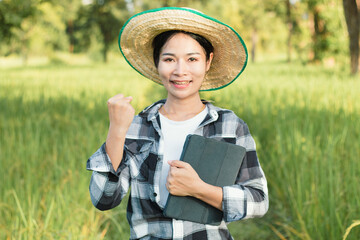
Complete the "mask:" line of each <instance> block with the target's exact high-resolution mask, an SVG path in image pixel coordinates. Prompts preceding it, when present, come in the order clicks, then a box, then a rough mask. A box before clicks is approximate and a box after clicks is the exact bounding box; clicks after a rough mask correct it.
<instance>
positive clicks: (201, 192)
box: [194, 182, 223, 211]
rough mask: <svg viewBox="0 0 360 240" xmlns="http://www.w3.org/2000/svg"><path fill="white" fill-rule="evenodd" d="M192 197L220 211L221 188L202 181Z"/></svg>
mask: <svg viewBox="0 0 360 240" xmlns="http://www.w3.org/2000/svg"><path fill="white" fill-rule="evenodd" d="M194 197H196V198H198V199H199V200H201V201H203V202H206V203H207V204H209V205H211V206H213V207H215V208H217V209H219V210H221V211H222V199H223V190H222V188H221V187H217V186H213V185H210V184H207V183H205V182H202V183H201V184H200V185H199V187H198V191H197V192H195V193H194Z"/></svg>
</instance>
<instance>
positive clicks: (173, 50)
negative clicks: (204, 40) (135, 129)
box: [158, 33, 213, 99]
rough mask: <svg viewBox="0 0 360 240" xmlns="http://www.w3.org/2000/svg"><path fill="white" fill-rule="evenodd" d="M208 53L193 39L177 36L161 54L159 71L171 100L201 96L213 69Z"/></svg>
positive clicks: (182, 35)
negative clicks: (208, 72)
mask: <svg viewBox="0 0 360 240" xmlns="http://www.w3.org/2000/svg"><path fill="white" fill-rule="evenodd" d="M212 57H213V54H212V53H211V54H210V58H209V60H208V61H207V60H206V55H205V50H204V49H203V47H202V46H201V45H200V44H199V43H198V42H197V41H196V40H195V39H193V38H191V37H190V36H188V35H186V34H184V33H177V34H175V35H174V36H172V37H170V38H169V40H168V41H167V42H166V43H165V44H164V46H163V47H162V49H161V51H160V56H159V65H158V71H159V75H160V78H161V80H162V83H163V84H164V87H165V88H166V90H167V91H168V98H177V99H186V98H189V97H193V96H198V95H199V89H200V87H201V84H202V81H203V80H204V77H205V74H206V72H207V71H208V70H209V68H210V64H211V60H212Z"/></svg>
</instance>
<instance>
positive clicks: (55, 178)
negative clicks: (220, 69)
mask: <svg viewBox="0 0 360 240" xmlns="http://www.w3.org/2000/svg"><path fill="white" fill-rule="evenodd" d="M0 71H1V74H0V158H1V159H0V164H1V167H0V180H1V184H0V216H1V217H0V239H127V238H128V237H129V227H128V224H127V221H126V217H125V214H126V210H125V209H126V201H125V200H124V202H123V203H122V204H121V205H120V206H119V207H117V208H115V209H114V210H111V211H106V212H100V211H98V210H96V209H95V208H94V207H93V206H92V205H91V202H90V198H89V194H88V183H89V180H90V175H91V173H90V172H87V171H86V170H85V165H86V160H87V158H88V157H89V156H90V155H91V154H92V153H93V152H94V151H96V149H97V148H98V147H99V146H100V145H101V144H102V143H103V141H104V140H105V138H106V134H107V128H108V113H107V107H106V100H107V99H108V98H110V97H111V96H113V95H115V94H117V93H120V92H122V93H125V94H126V95H132V96H133V97H134V101H133V104H134V107H135V108H136V110H137V111H138V112H139V111H140V110H141V109H143V108H144V107H146V106H147V105H149V104H151V103H152V102H153V101H155V100H157V99H159V98H162V97H164V91H163V90H162V88H161V87H160V86H159V85H156V84H153V83H151V82H150V81H148V80H144V79H143V78H142V77H140V76H139V75H138V74H137V73H136V72H134V71H133V70H132V69H131V68H130V67H128V66H127V65H126V63H125V62H123V61H122V60H119V61H118V62H116V63H112V64H109V65H103V64H98V65H95V64H89V65H71V66H68V65H59V66H56V65H49V66H29V67H11V68H5V67H3V68H1V69H0ZM343 72H344V71H343V70H340V69H326V68H323V67H321V66H302V65H300V64H297V63H292V64H286V63H283V62H262V63H257V64H251V63H250V64H249V66H248V68H247V69H246V71H245V72H244V74H243V75H242V76H241V77H240V79H238V80H237V81H236V82H234V83H233V84H232V85H230V86H229V87H227V88H224V89H222V90H219V91H216V92H204V93H202V96H203V98H206V99H210V100H213V101H214V102H215V104H216V105H218V106H221V107H225V108H230V109H232V110H234V111H235V112H236V113H237V114H238V116H240V117H241V118H242V119H244V120H245V121H246V122H247V123H248V125H249V126H250V130H251V132H252V135H253V136H254V138H255V140H256V143H257V148H258V155H259V158H260V161H261V164H262V167H263V169H264V171H265V174H266V176H267V179H268V184H269V192H270V209H269V212H268V214H267V215H266V216H265V217H264V218H261V219H254V220H246V221H240V222H236V223H231V224H230V225H229V227H230V230H231V233H232V234H233V235H234V238H235V239H342V237H343V235H344V234H345V231H346V228H347V227H349V226H350V225H351V224H352V223H353V221H355V220H360V181H359V176H360V161H359V156H360V150H359V149H360V148H359V140H360V125H359V119H360V118H359V117H360V97H359V96H360V78H351V77H349V76H347V75H346V74H344V73H343ZM359 236H360V227H354V228H353V229H352V230H351V232H350V234H349V235H348V237H347V239H350V240H351V239H359Z"/></svg>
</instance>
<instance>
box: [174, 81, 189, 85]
mask: <svg viewBox="0 0 360 240" xmlns="http://www.w3.org/2000/svg"><path fill="white" fill-rule="evenodd" d="M173 83H175V84H177V85H186V84H188V83H189V82H175V81H174V82H173Z"/></svg>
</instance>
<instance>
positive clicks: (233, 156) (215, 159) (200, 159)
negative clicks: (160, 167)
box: [164, 135, 246, 225]
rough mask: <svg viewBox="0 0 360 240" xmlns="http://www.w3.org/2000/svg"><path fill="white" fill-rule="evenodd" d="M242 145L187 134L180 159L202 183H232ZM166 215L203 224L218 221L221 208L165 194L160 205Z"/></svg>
mask: <svg viewBox="0 0 360 240" xmlns="http://www.w3.org/2000/svg"><path fill="white" fill-rule="evenodd" d="M245 153H246V149H245V148H244V147H241V146H238V145H235V144H231V143H227V142H221V141H217V140H215V139H211V138H205V137H202V136H198V135H189V136H187V139H186V141H185V144H184V149H183V152H182V154H181V158H180V160H182V161H185V162H187V163H189V164H190V165H191V166H192V167H193V168H194V169H195V171H196V172H197V173H198V175H199V177H200V178H201V179H202V180H203V181H204V182H206V183H208V184H211V185H215V186H218V187H223V186H229V185H233V184H234V183H235V181H236V177H237V174H238V172H239V169H240V166H241V163H242V161H243V158H244V156H245ZM164 215H165V216H167V217H171V218H175V219H180V220H186V221H192V222H197V223H203V224H211V225H219V224H220V223H221V221H222V218H223V213H222V211H220V210H218V209H216V208H215V207H212V206H210V205H209V204H207V203H205V202H203V201H201V200H198V199H196V198H194V197H189V196H186V197H179V196H174V195H171V194H170V195H169V197H168V200H167V202H166V206H165V209H164Z"/></svg>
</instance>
